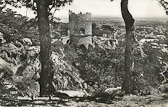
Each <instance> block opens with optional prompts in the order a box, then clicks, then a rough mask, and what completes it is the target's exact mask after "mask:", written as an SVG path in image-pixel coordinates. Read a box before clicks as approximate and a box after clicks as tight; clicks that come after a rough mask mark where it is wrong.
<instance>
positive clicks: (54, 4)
mask: <svg viewBox="0 0 168 107" xmlns="http://www.w3.org/2000/svg"><path fill="white" fill-rule="evenodd" d="M71 2H72V0H3V1H1V2H0V3H5V4H10V5H12V6H14V7H17V8H20V7H21V6H26V7H27V8H31V9H32V10H34V11H35V12H37V18H38V29H39V39H40V61H41V73H40V79H39V84H40V96H46V95H50V94H51V93H52V91H53V85H52V80H53V71H52V70H51V60H50V57H51V37H50V27H49V15H50V12H51V10H52V9H53V8H55V10H57V9H58V8H59V7H61V6H65V4H66V3H71ZM20 4H21V6H20Z"/></svg>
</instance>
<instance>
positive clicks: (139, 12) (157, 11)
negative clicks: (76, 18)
mask: <svg viewBox="0 0 168 107" xmlns="http://www.w3.org/2000/svg"><path fill="white" fill-rule="evenodd" d="M120 2H121V0H114V1H113V2H111V1H110V0H73V3H72V4H71V5H65V7H61V8H60V10H57V11H56V13H55V16H56V17H60V18H68V12H69V10H71V11H74V12H75V13H79V12H83V13H85V12H90V13H92V16H108V17H121V9H120ZM128 8H129V10H130V13H131V14H132V15H133V17H166V14H165V11H164V9H163V7H162V6H161V5H160V4H159V3H158V2H157V0H129V3H128ZM26 10H27V9H17V11H18V13H21V14H23V15H26V14H27V16H30V17H34V15H33V12H32V11H31V10H30V9H28V10H27V12H26Z"/></svg>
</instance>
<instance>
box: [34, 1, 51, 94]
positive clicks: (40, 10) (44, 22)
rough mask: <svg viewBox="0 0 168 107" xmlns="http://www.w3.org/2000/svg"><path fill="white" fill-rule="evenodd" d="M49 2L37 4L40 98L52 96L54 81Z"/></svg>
mask: <svg viewBox="0 0 168 107" xmlns="http://www.w3.org/2000/svg"><path fill="white" fill-rule="evenodd" d="M46 1H47V0H39V1H38V2H37V17H38V26H39V38H40V61H41V73H40V80H39V84H40V96H47V95H50V94H51V93H52V91H53V85H52V79H53V72H52V70H51V60H50V57H51V37H50V30H49V19H48V15H49V13H48V7H49V5H48V4H47V3H46Z"/></svg>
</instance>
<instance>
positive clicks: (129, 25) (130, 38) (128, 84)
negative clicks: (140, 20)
mask: <svg viewBox="0 0 168 107" xmlns="http://www.w3.org/2000/svg"><path fill="white" fill-rule="evenodd" d="M121 13H122V17H123V19H124V22H125V29H126V36H125V46H126V47H125V64H124V70H125V75H124V76H125V77H124V81H123V86H122V88H123V90H124V91H125V93H126V94H130V93H132V91H133V84H132V78H131V77H132V76H131V75H132V71H133V68H134V62H133V58H132V54H133V45H134V43H135V38H134V33H133V31H134V21H135V20H134V19H133V17H132V15H131V14H130V12H129V10H128V0H121Z"/></svg>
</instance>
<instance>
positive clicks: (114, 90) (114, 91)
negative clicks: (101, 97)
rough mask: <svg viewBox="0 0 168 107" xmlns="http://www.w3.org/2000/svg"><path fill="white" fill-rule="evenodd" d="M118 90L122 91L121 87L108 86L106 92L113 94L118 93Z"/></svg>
mask: <svg viewBox="0 0 168 107" xmlns="http://www.w3.org/2000/svg"><path fill="white" fill-rule="evenodd" d="M117 91H121V87H116V88H107V89H106V90H105V91H104V92H105V93H109V94H113V93H116V92H117Z"/></svg>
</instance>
